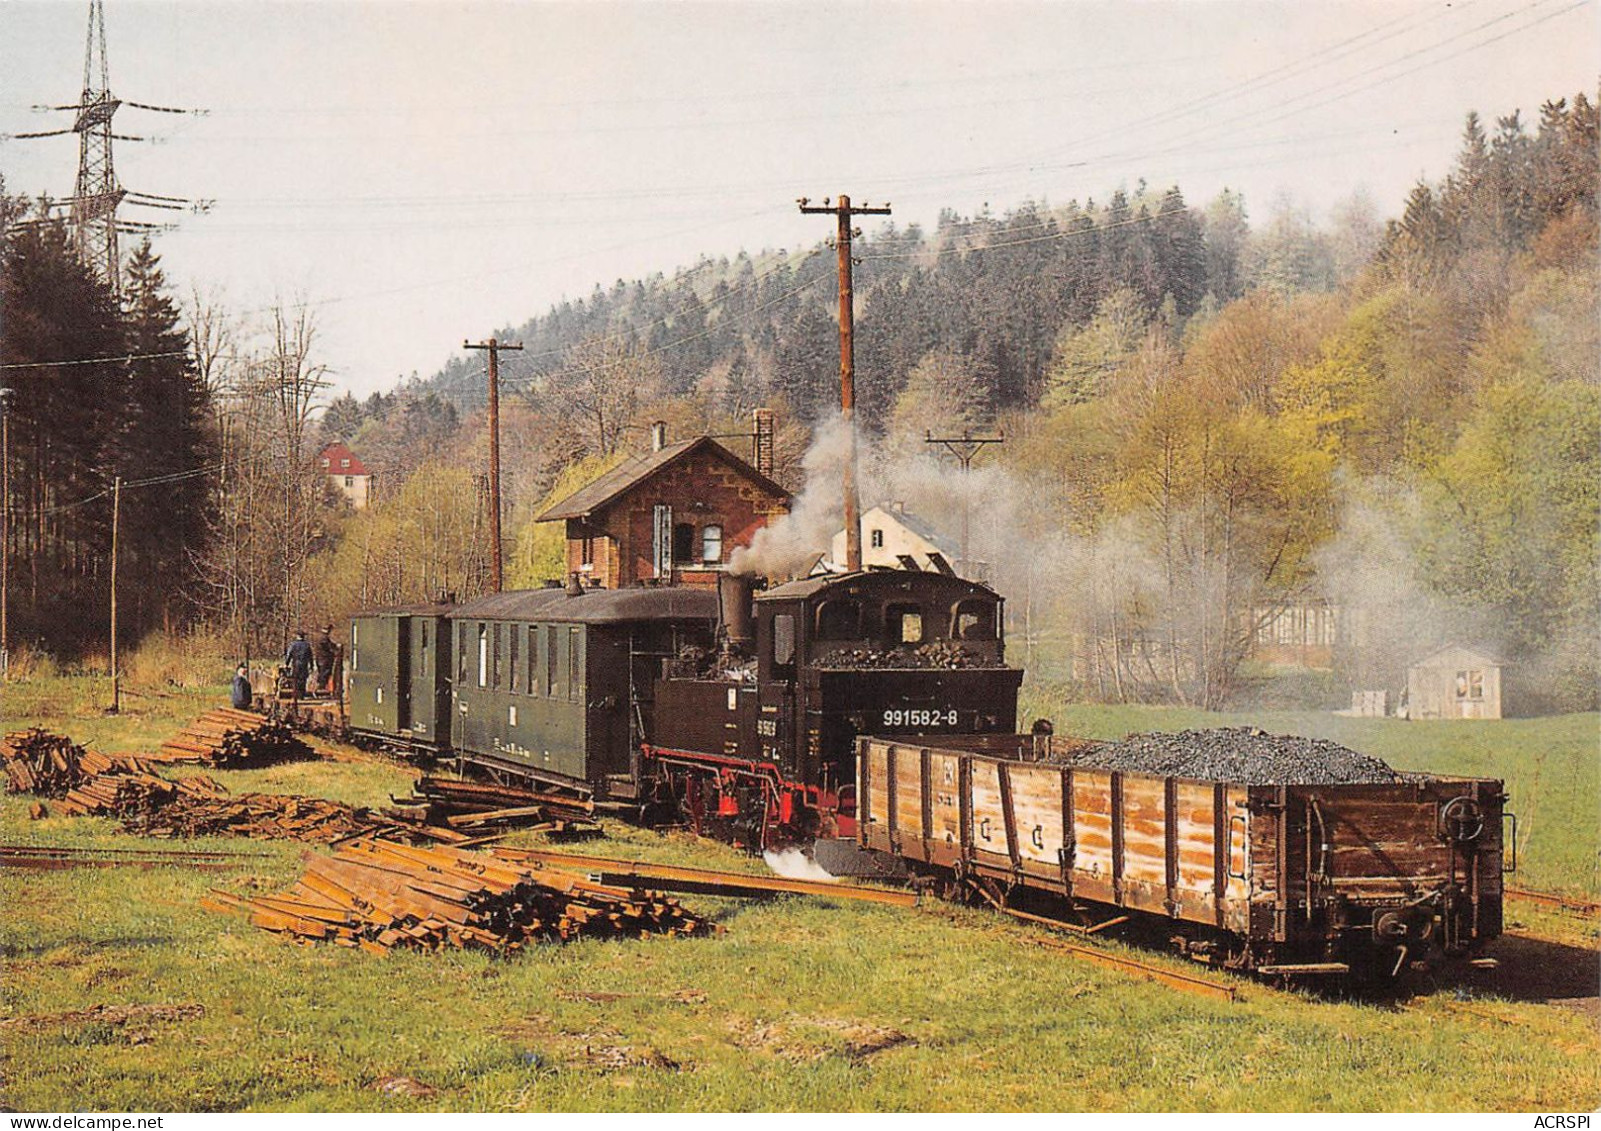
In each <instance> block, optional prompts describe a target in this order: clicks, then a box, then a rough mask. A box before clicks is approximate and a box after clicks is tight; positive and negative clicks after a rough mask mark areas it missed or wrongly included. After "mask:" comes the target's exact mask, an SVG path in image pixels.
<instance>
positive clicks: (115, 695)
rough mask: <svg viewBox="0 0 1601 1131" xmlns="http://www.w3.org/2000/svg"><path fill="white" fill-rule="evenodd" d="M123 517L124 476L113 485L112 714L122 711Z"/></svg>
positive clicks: (118, 478) (119, 477) (118, 477)
mask: <svg viewBox="0 0 1601 1131" xmlns="http://www.w3.org/2000/svg"><path fill="white" fill-rule="evenodd" d="M121 515H122V476H120V475H119V476H117V478H116V480H115V481H114V482H113V483H112V485H111V713H112V714H113V715H115V714H116V713H117V712H118V711H120V710H122V685H121V684H120V683H119V682H118V680H117V523H118V519H119V518H120V517H121Z"/></svg>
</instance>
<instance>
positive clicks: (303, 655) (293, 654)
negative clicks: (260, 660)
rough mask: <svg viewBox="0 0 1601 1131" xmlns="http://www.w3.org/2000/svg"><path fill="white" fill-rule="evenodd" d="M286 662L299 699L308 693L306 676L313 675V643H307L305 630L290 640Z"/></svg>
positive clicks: (285, 656)
mask: <svg viewBox="0 0 1601 1131" xmlns="http://www.w3.org/2000/svg"><path fill="white" fill-rule="evenodd" d="M284 663H285V664H287V665H289V678H290V679H291V680H293V681H294V685H295V698H296V699H299V698H301V697H303V696H304V695H305V694H306V678H307V677H308V676H310V675H311V645H310V644H308V643H306V633H305V631H304V630H302V631H300V632H297V633H295V638H294V639H293V640H291V641H290V642H289V649H288V651H286V652H285V653H284Z"/></svg>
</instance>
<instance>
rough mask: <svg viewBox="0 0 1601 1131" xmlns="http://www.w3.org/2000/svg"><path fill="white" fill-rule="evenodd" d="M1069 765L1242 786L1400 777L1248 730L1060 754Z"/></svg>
mask: <svg viewBox="0 0 1601 1131" xmlns="http://www.w3.org/2000/svg"><path fill="white" fill-rule="evenodd" d="M1058 758H1059V760H1060V761H1063V762H1065V763H1067V764H1069V765H1074V766H1083V767H1085V768H1093V769H1100V770H1122V771H1124V772H1126V773H1139V774H1154V775H1156V776H1158V777H1176V778H1196V779H1199V780H1202V781H1225V782H1238V783H1240V784H1242V785H1390V784H1393V783H1395V782H1398V781H1402V780H1404V777H1403V775H1401V774H1399V773H1397V772H1396V771H1395V770H1392V769H1391V768H1390V767H1389V766H1388V765H1386V764H1385V763H1384V762H1382V761H1380V760H1379V759H1378V758H1375V757H1373V756H1372V755H1369V754H1360V753H1358V752H1357V751H1355V750H1352V749H1350V748H1349V747H1346V746H1341V745H1340V744H1339V743H1337V742H1329V741H1328V740H1327V739H1322V738H1300V737H1297V736H1295V735H1288V734H1278V735H1274V734H1268V733H1267V732H1266V731H1262V730H1256V729H1254V728H1252V727H1222V728H1219V729H1216V730H1186V731H1180V732H1179V733H1177V734H1133V735H1129V736H1128V737H1127V738H1125V739H1123V741H1121V742H1103V743H1097V744H1095V745H1092V746H1087V747H1081V748H1079V749H1075V750H1064V751H1060V752H1058Z"/></svg>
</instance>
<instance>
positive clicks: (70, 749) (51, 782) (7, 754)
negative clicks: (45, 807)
mask: <svg viewBox="0 0 1601 1131" xmlns="http://www.w3.org/2000/svg"><path fill="white" fill-rule="evenodd" d="M0 764H3V765H4V767H5V775H6V792H8V793H31V794H34V795H35V796H38V797H65V796H66V795H67V792H68V791H69V790H70V789H72V788H73V787H74V786H76V785H78V784H79V783H81V782H83V781H85V780H86V779H88V778H91V777H94V776H95V775H96V774H111V773H123V772H128V771H136V772H142V771H144V769H145V767H144V766H143V765H141V764H140V760H139V759H137V758H133V757H126V756H124V757H112V756H111V755H109V754H101V753H99V752H98V751H95V750H85V749H84V748H83V747H81V746H79V745H78V744H77V743H75V742H73V741H72V739H70V738H67V737H66V736H65V735H60V734H51V733H50V732H49V731H45V730H40V729H39V728H38V727H34V728H33V729H31V730H23V731H17V732H16V733H14V734H8V735H6V736H5V738H4V739H3V740H0Z"/></svg>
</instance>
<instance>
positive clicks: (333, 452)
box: [317, 440, 372, 475]
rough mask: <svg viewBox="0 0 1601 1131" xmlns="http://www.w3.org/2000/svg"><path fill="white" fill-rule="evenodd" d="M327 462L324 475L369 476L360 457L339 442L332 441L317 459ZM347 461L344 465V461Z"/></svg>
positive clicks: (369, 473)
mask: <svg viewBox="0 0 1601 1131" xmlns="http://www.w3.org/2000/svg"><path fill="white" fill-rule="evenodd" d="M317 458H318V459H319V460H327V461H328V466H327V467H325V468H323V474H324V475H371V474H372V472H370V471H368V470H367V465H366V464H364V463H362V462H361V457H359V456H358V455H356V453H355V452H353V451H351V450H350V449H349V448H348V447H346V446H345V445H344V443H342V442H341V441H338V440H336V441H334V442H333V443H332V444H329V445H328V446H327V447H326V448H324V449H323V450H322V452H321V454H320V455H318V457H317ZM345 460H349V461H350V462H349V463H348V464H346V463H345V462H344V461H345Z"/></svg>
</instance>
